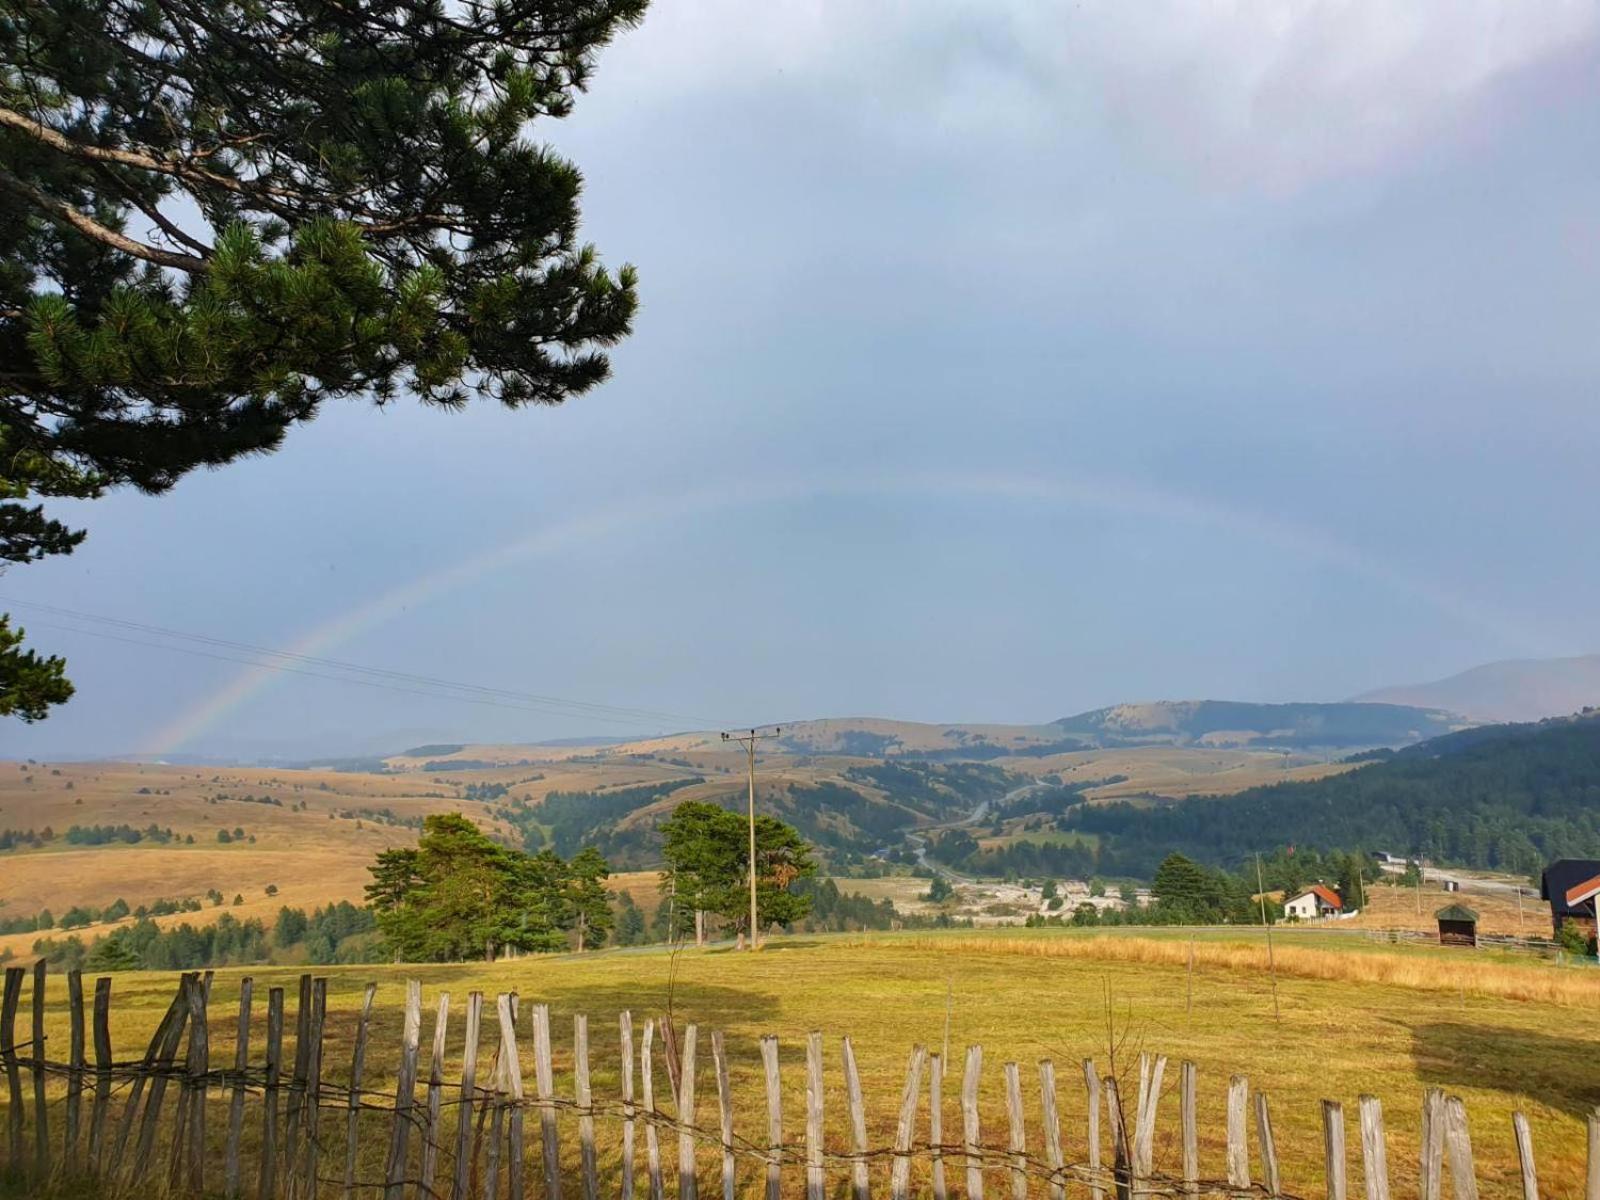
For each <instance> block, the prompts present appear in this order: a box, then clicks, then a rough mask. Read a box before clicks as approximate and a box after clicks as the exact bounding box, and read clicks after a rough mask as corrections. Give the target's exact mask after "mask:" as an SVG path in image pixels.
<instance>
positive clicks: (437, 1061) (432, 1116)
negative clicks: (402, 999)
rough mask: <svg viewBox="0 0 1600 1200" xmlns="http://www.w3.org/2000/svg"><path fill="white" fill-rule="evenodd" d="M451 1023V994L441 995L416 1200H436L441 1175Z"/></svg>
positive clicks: (435, 1016) (431, 1053)
mask: <svg viewBox="0 0 1600 1200" xmlns="http://www.w3.org/2000/svg"><path fill="white" fill-rule="evenodd" d="M449 1021H450V993H449V992H440V993H439V1006H438V1008H436V1009H435V1010H434V1013H433V1045H432V1047H431V1048H430V1050H429V1052H428V1107H427V1111H426V1114H425V1115H424V1117H423V1126H422V1174H421V1176H419V1177H418V1179H417V1200H433V1177H434V1176H435V1175H436V1174H438V1171H439V1110H440V1108H441V1107H442V1106H443V1103H444V1097H443V1092H444V1039H445V1033H446V1032H447V1030H448V1026H449ZM353 1133H354V1128H353V1127H352V1134H353Z"/></svg>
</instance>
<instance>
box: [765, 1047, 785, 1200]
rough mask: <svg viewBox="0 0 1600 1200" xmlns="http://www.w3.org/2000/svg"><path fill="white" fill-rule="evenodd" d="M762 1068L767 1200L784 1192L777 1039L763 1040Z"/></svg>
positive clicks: (775, 1199)
mask: <svg viewBox="0 0 1600 1200" xmlns="http://www.w3.org/2000/svg"><path fill="white" fill-rule="evenodd" d="M761 1071H762V1074H763V1075H765V1076H766V1083H767V1200H781V1197H782V1194H783V1177H782V1167H781V1165H780V1164H781V1163H782V1161H783V1089H782V1086H781V1083H782V1081H781V1080H780V1079H779V1077H778V1039H777V1038H775V1037H772V1036H770V1035H769V1036H767V1037H763V1038H762V1039H761Z"/></svg>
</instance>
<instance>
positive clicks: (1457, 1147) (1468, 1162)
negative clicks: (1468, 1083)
mask: <svg viewBox="0 0 1600 1200" xmlns="http://www.w3.org/2000/svg"><path fill="white" fill-rule="evenodd" d="M1444 1112H1445V1150H1446V1151H1447V1153H1448V1154H1449V1156H1450V1183H1451V1185H1452V1186H1453V1187H1454V1188H1455V1195H1456V1200H1478V1176H1477V1173H1476V1171H1474V1169H1473V1165H1472V1136H1471V1134H1469V1133H1468V1131H1467V1106H1466V1105H1465V1104H1464V1103H1462V1101H1461V1097H1460V1096H1451V1097H1450V1098H1449V1099H1448V1100H1446V1101H1445V1108H1444Z"/></svg>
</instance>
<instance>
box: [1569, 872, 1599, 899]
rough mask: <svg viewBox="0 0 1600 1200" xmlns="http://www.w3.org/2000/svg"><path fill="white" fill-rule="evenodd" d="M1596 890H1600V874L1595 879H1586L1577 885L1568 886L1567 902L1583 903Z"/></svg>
mask: <svg viewBox="0 0 1600 1200" xmlns="http://www.w3.org/2000/svg"><path fill="white" fill-rule="evenodd" d="M1596 892H1600V875H1596V876H1595V877H1594V878H1593V879H1586V880H1584V882H1582V883H1580V884H1578V886H1577V887H1570V888H1568V889H1567V904H1568V905H1573V904H1581V903H1583V901H1585V900H1587V899H1588V898H1589V897H1590V896H1593V895H1594V894H1595V893H1596Z"/></svg>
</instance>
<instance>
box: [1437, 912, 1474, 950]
mask: <svg viewBox="0 0 1600 1200" xmlns="http://www.w3.org/2000/svg"><path fill="white" fill-rule="evenodd" d="M1433 915H1434V916H1435V917H1437V918H1438V919H1439V944H1440V945H1441V946H1476V945H1477V944H1478V914H1477V913H1475V912H1473V911H1472V910H1471V909H1470V908H1468V907H1467V906H1466V905H1465V904H1451V905H1447V906H1446V907H1444V908H1441V909H1440V910H1439V911H1438V912H1436V913H1434V914H1433Z"/></svg>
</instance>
